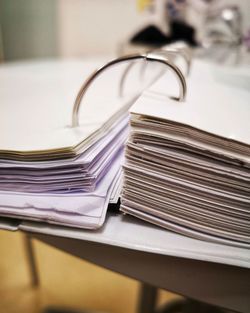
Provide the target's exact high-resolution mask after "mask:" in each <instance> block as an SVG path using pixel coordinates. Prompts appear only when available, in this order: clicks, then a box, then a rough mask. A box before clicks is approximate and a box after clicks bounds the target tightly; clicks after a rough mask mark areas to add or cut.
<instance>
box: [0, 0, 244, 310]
mask: <svg viewBox="0 0 250 313" xmlns="http://www.w3.org/2000/svg"><path fill="white" fill-rule="evenodd" d="M225 5H227V6H235V5H237V8H238V9H239V10H240V12H241V13H240V14H241V21H240V27H241V30H240V34H238V30H237V29H236V30H233V32H235V33H234V35H235V37H232V34H231V33H229V34H228V30H227V29H225V31H224V33H223V36H228V37H230V38H229V39H230V40H231V41H230V40H229V41H230V43H233V45H235V44H237V45H239V44H242V43H243V42H244V44H245V47H246V49H249V48H250V47H249V44H250V33H249V30H250V1H249V0H238V1H230V0H227V1H226V0H225V1H223V0H218V1H211V0H210V1H208V0H207V1H205V0H204V1H202V0H196V1H195V0H194V1H184V0H183V1H180V0H179V1H174V0H172V1H171V0H155V1H150V0H144V1H143V0H137V1H136V0H42V1H39V0H0V61H1V62H9V61H20V60H25V61H27V60H29V59H44V58H51V59H54V58H85V57H93V56H95V57H96V56H110V57H111V56H116V55H120V54H123V53H127V52H130V51H132V50H133V49H135V48H136V47H137V48H138V47H140V48H142V47H144V48H145V49H146V48H147V47H148V46H153V47H154V46H161V45H163V44H166V43H169V42H171V41H174V40H176V39H177V40H178V39H182V40H186V41H187V42H188V43H190V44H191V45H193V46H201V45H202V44H203V45H204V42H205V43H207V42H208V41H206V40H207V38H208V37H209V38H210V39H211V37H213V36H217V35H218V32H215V31H214V30H213V31H210V33H208V32H206V27H205V26H204V25H206V23H207V21H208V16H210V15H212V16H213V12H217V11H216V10H220V8H223V6H225ZM215 15H216V14H215ZM218 27H219V30H220V31H222V32H223V25H222V26H218ZM213 38H214V37H213ZM217 38H218V36H217V37H216V39H217ZM220 38H221V37H220ZM223 38H224V37H223ZM235 38H236V39H235ZM223 40H224V39H223ZM226 41H227V40H226ZM210 42H211V40H210ZM227 42H228V41H227ZM33 244H34V250H35V255H36V262H37V266H38V270H39V277H40V285H39V288H32V286H31V278H30V273H29V268H28V264H27V256H26V255H25V249H24V235H23V234H20V233H11V232H7V231H0V251H1V257H0V312H4V313H10V312H11V313H12V312H13V313H15V312H26V313H34V312H41V310H42V308H44V307H46V306H48V305H59V306H66V307H73V308H78V309H83V308H87V309H91V310H99V311H103V312H112V313H128V312H130V313H133V312H136V305H137V297H138V291H139V283H138V282H137V281H134V280H132V279H129V278H126V277H124V276H121V275H119V274H116V273H112V272H110V271H107V270H105V269H102V268H99V267H96V266H94V265H92V264H89V263H87V262H84V261H82V260H79V259H77V258H74V257H72V256H69V255H67V254H65V253H63V252H61V251H58V250H55V249H54V248H51V247H48V246H46V245H45V244H42V243H40V242H37V241H34V242H33ZM175 297H176V295H174V294H171V293H169V292H166V291H163V290H161V291H160V292H159V299H158V304H159V305H160V304H161V303H163V302H164V301H166V300H169V299H173V298H175Z"/></svg>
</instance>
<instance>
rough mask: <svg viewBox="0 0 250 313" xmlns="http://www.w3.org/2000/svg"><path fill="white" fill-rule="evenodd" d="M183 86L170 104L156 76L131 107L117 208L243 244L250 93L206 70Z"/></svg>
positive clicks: (249, 191) (249, 228) (249, 210)
mask: <svg viewBox="0 0 250 313" xmlns="http://www.w3.org/2000/svg"><path fill="white" fill-rule="evenodd" d="M199 74H200V75H199ZM187 85H188V94H187V99H186V101H185V102H177V101H174V100H171V99H169V97H167V96H166V95H165V92H166V86H169V85H166V80H165V79H164V77H162V78H161V79H160V80H158V81H157V83H155V84H154V85H153V86H152V87H151V88H150V89H149V90H147V91H146V92H144V93H143V95H142V96H141V97H140V98H139V99H138V100H137V101H136V103H135V104H134V105H133V107H132V108H131V121H130V123H131V130H130V136H129V141H128V143H127V148H126V155H125V157H126V160H125V166H124V187H123V193H122V205H121V210H122V211H123V212H125V213H128V214H132V215H134V216H136V217H139V218H141V219H144V220H146V221H149V222H152V223H154V224H157V225H160V226H162V227H165V228H167V229H170V230H172V231H174V232H178V233H181V234H184V235H188V236H191V237H194V238H198V239H205V240H209V241H215V242H221V243H225V244H230V245H237V246H242V247H250V123H249V117H250V91H249V90H247V89H245V88H239V86H237V87H235V88H233V87H232V85H231V84H230V86H229V85H228V86H227V85H226V84H224V83H222V82H221V83H220V82H215V81H213V79H212V77H211V76H209V75H207V76H206V73H205V71H203V72H202V71H201V72H198V71H195V72H194V73H193V75H192V74H191V77H190V79H189V80H188V81H187Z"/></svg>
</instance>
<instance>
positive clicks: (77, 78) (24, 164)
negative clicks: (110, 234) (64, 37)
mask: <svg viewBox="0 0 250 313" xmlns="http://www.w3.org/2000/svg"><path fill="white" fill-rule="evenodd" d="M99 63H100V62H99ZM99 63H98V62H94V61H93V62H92V61H88V62H80V61H67V62H50V61H48V62H41V63H27V64H25V63H24V64H21V63H20V64H19V63H17V64H13V65H2V66H1V68H0V99H1V114H0V134H1V135H0V214H1V215H2V216H10V217H17V218H25V219H33V220H42V221H47V222H50V223H57V224H64V225H69V226H76V227H85V228H97V227H99V226H101V225H102V223H103V222H104V218H105V214H106V210H107V206H108V203H109V202H110V201H111V202H112V201H116V200H117V198H118V191H119V184H120V177H121V168H120V167H121V162H122V158H123V147H124V143H125V140H126V138H127V134H128V113H127V111H128V107H129V106H130V104H131V97H128V98H125V99H124V98H123V99H120V98H119V97H118V96H117V89H118V87H117V86H115V82H116V81H117V82H119V78H120V75H121V73H122V72H121V71H122V69H121V68H115V69H114V70H110V71H107V74H106V73H105V74H103V78H100V79H99V80H97V82H96V84H95V86H93V88H91V89H93V90H90V91H89V93H87V94H86V97H85V98H84V99H83V103H82V107H81V115H80V126H79V127H76V128H73V127H71V125H70V123H71V115H72V113H71V112H72V108H73V103H74V98H75V96H76V94H77V92H78V89H79V88H80V86H81V85H82V83H83V81H84V80H85V79H86V78H87V76H88V75H89V74H91V72H92V71H93V70H94V69H95V68H96V67H98V66H99ZM112 87H113V88H112ZM97 91H98V92H97ZM110 91H111V92H110ZM112 93H113V95H112Z"/></svg>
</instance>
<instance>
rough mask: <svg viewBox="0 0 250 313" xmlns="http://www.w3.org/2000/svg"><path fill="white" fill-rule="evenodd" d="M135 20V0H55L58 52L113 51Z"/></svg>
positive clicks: (97, 52)
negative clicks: (56, 3) (56, 0)
mask: <svg viewBox="0 0 250 313" xmlns="http://www.w3.org/2000/svg"><path fill="white" fill-rule="evenodd" d="M137 22H138V19H137V10H136V1H135V0H71V1H69V0H58V30H59V51H60V54H61V55H62V56H63V57H68V56H76V57H80V56H84V55H93V54H103V53H104V54H109V53H115V52H116V51H117V49H118V44H119V43H120V42H122V41H124V40H125V39H126V38H127V36H128V34H129V33H130V32H131V31H132V30H133V29H134V28H135V27H136V25H137Z"/></svg>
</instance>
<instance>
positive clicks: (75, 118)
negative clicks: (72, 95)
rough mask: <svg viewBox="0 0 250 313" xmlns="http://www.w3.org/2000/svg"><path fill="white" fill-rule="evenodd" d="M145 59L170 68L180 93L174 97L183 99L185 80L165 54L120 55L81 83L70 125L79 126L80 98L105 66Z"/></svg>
mask: <svg viewBox="0 0 250 313" xmlns="http://www.w3.org/2000/svg"><path fill="white" fill-rule="evenodd" d="M139 59H142V60H147V61H150V62H159V63H162V64H164V65H166V66H167V67H168V68H169V69H171V70H172V72H173V73H174V74H175V75H176V76H177V79H178V83H179V86H180V94H179V96H178V97H177V98H174V99H176V100H179V101H183V100H184V99H185V96H186V91H187V86H186V80H185V77H184V75H183V74H182V72H181V70H180V69H179V68H178V67H177V66H176V65H175V64H174V63H172V62H171V61H170V60H169V59H168V58H167V57H166V56H165V57H164V56H162V55H159V54H157V53H153V52H151V53H146V54H134V55H128V56H124V57H120V58H117V59H114V60H112V61H110V62H108V63H107V64H105V65H104V66H102V67H101V68H99V69H98V70H96V71H95V72H93V73H92V74H91V75H90V76H89V77H88V78H87V80H86V81H85V82H84V83H83V85H82V87H81V88H80V90H79V92H78V94H77V97H76V99H75V103H74V107H73V113H72V127H77V126H79V109H80V105H81V102H82V98H83V96H84V95H85V93H86V92H87V90H88V88H89V87H90V85H91V84H92V83H93V81H94V80H95V79H96V78H97V77H98V76H99V75H100V74H101V73H102V72H104V71H105V70H106V69H107V68H109V67H111V66H113V65H116V64H118V63H123V62H126V61H135V60H139Z"/></svg>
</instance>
